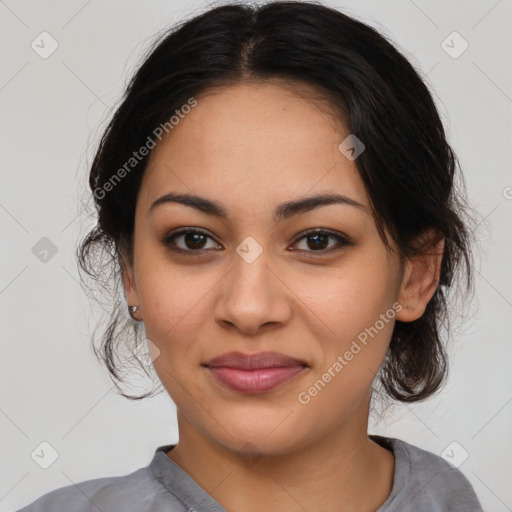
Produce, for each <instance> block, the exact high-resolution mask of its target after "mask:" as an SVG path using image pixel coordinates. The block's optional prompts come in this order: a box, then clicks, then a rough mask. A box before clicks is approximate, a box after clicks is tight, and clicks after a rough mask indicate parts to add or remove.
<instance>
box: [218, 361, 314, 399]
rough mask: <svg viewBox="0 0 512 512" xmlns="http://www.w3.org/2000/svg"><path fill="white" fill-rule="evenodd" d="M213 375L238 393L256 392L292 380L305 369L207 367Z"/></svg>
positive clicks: (299, 367)
mask: <svg viewBox="0 0 512 512" xmlns="http://www.w3.org/2000/svg"><path fill="white" fill-rule="evenodd" d="M208 369H209V370H210V372H211V374H212V375H213V377H214V378H215V379H216V380H217V381H218V382H220V383H221V384H223V385H224V386H225V387H227V388H229V389H231V390H233V391H238V392H240V393H247V394H257V393H264V392H265V391H270V390H272V389H275V388H277V387H278V386H280V385H281V384H284V383H285V382H288V381H290V380H292V379H293V378H294V377H295V376H296V375H297V374H299V373H300V372H302V371H303V370H305V367H304V366H280V367H277V368H260V369H256V370H241V369H239V368H228V367H224V366H221V367H217V368H208Z"/></svg>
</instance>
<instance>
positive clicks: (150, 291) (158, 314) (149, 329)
mask: <svg viewBox="0 0 512 512" xmlns="http://www.w3.org/2000/svg"><path fill="white" fill-rule="evenodd" d="M137 263H138V264H139V268H141V269H144V270H143V271H142V272H141V274H140V276H138V279H137V288H138V292H139V299H140V303H141V306H142V311H143V314H144V325H145V328H146V334H147V337H148V338H149V339H154V340H155V342H156V343H157V345H158V346H159V348H160V349H161V350H162V351H171V350H172V351H173V352H178V351H179V350H181V348H183V347H189V346H190V344H191V341H192V339H193V337H194V334H195V333H196V332H197V331H198V330H199V328H200V326H201V325H202V324H203V323H204V321H205V316H206V315H207V314H208V300H209V294H210V293H211V292H212V291H213V290H214V288H215V285H216V283H217V281H218V277H217V275H216V273H215V272H212V271H211V270H208V269H207V268H206V267H207V265H206V266H201V265H198V266H195V267H193V268H192V267H184V266H180V265H176V264H173V263H172V262H170V261H169V259H168V258H165V257H162V256H157V255H156V254H155V253H153V254H151V253H150V252H149V251H148V253H146V254H141V256H140V258H139V261H138V262H137ZM171 341H172V343H170V342H171Z"/></svg>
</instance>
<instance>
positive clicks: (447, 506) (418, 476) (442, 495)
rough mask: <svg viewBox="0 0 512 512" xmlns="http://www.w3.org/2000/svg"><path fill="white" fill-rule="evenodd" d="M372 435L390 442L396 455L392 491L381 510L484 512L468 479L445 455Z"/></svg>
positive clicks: (400, 441) (389, 511)
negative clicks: (447, 460) (446, 459)
mask: <svg viewBox="0 0 512 512" xmlns="http://www.w3.org/2000/svg"><path fill="white" fill-rule="evenodd" d="M372 438H374V440H375V441H376V442H379V444H382V443H384V444H388V445H389V446H390V447H391V448H392V450H393V453H394V456H395V476H394V481H393V490H392V492H391V495H390V497H389V499H388V500H387V501H386V503H385V504H384V506H383V507H382V508H381V509H379V512H380V511H382V512H384V511H385V512H394V511H395V510H397V511H398V510H401V511H402V512H408V511H417V510H427V509H428V510H430V511H432V512H438V511H439V512H441V511H445V510H450V511H453V512H459V511H460V512H483V511H482V507H481V505H480V502H479V501H478V498H477V496H476V494H475V491H474V490H473V487H472V485H471V483H470V482H469V480H468V479H467V478H466V476H465V475H464V474H463V473H462V471H460V470H459V469H458V468H456V467H455V466H452V465H451V464H449V463H448V462H446V461H445V460H444V459H443V458H442V457H440V456H439V455H436V454H434V453H432V452H429V451H427V450H423V449H422V448H419V447H417V446H414V445H412V444H409V443H407V442H405V441H402V440H401V439H395V438H388V437H386V438H384V437H380V436H372ZM379 439H380V440H379Z"/></svg>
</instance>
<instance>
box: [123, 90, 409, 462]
mask: <svg viewBox="0 0 512 512" xmlns="http://www.w3.org/2000/svg"><path fill="white" fill-rule="evenodd" d="M196 99H197V102H198V103H197V106H195V107H194V108H192V109H191V111H190V113H188V114H187V115H185V116H184V117H183V118H182V119H180V121H179V123H178V124H177V125H176V126H175V127H174V129H173V130H172V132H171V133H170V136H169V137H167V138H166V139H163V141H162V142H161V143H160V144H159V145H158V146H157V147H156V148H155V149H154V150H153V153H152V155H151V159H150V162H149V165H148V168H147V170H146V172H145V175H144V178H143V182H142V185H141V189H140V192H139V196H138V202H137V207H136V219H135V237H134V252H133V267H130V269H129V271H128V272H127V273H126V274H125V276H124V283H125V291H126V295H127V299H128V303H129V304H140V307H141V309H140V311H141V315H142V317H143V319H144V324H145V329H146V335H147V338H148V339H149V340H151V341H152V342H153V343H154V344H155V345H156V346H157V347H158V349H159V350H160V354H159V356H158V357H157V358H156V359H155V361H154V366H155V370H156V372H157V374H158V376H159V378H160V379H161V381H162V383H163V385H164V387H165V388H166V390H167V391H168V393H169V395H170V396H171V397H172V399H173V400H174V402H175V403H176V406H177V408H178V411H179V414H180V417H181V418H182V425H180V427H181V428H188V429H193V430H194V431H195V432H196V433H199V434H202V435H203V436H206V437H207V438H209V439H210V440H214V441H215V442H217V443H220V444H221V445H223V446H224V447H227V448H229V449H233V450H240V449H242V447H243V446H244V445H245V446H252V445H254V447H256V448H255V449H257V450H258V451H259V452H261V453H268V454H278V453H283V452H289V451H290V450H295V449H299V448H304V447H306V446H308V445H310V444H312V443H314V442H315V441H318V440H319V439H325V438H326V436H330V435H335V433H336V432H340V433H341V432H348V431H350V429H353V430H354V431H356V430H357V431H359V432H360V431H361V429H362V428H364V427H365V426H366V420H367V415H368V404H369V398H370V392H371V386H372V381H373V380H374V377H375V375H376V373H377V371H378V369H379V367H380V366H381V363H382V361H383V358H384V356H385V354H386V351H387V348H388V344H389V341H390V337H391V334H392V331H393V326H394V322H395V319H396V315H395V312H396V311H398V310H399V309H400V306H398V309H397V305H396V303H397V301H398V300H399V299H400V290H401V281H402V279H401V277H402V272H401V268H400V265H399V262H398V258H397V256H396V255H395V254H390V253H388V252H387V251H386V250H385V247H384V245H383V242H382V240H381V239H380V237H379V235H378V232H377V229H376V226H375V222H374V220H373V218H372V215H371V213H370V209H369V204H368V199H367V196H366V192H365V188H364V185H363V183H362V181H361V179H360V178H359V176H358V173H357V171H356V166H355V162H354V161H351V160H350V159H348V158H347V157H346V156H345V155H344V154H343V153H342V152H341V151H340V149H339V148H338V146H339V145H340V143H341V142H342V141H343V140H344V139H345V138H346V137H347V136H348V135H349V133H348V132H347V131H345V129H344V128H343V127H342V126H341V125H336V123H335V122H334V120H333V118H332V117H331V116H329V115H328V114H327V113H326V112H325V109H324V110H322V109H321V108H318V105H317V104H313V103H312V102H311V101H307V100H305V99H303V98H301V97H300V96H299V95H296V94H293V93H292V92H290V91H289V90H288V89H286V88H284V87H282V86H280V85H279V84H278V83H273V84H271V83H268V82H267V83H265V84H251V85H237V86H231V87H225V88H219V89H215V90H209V91H208V94H205V95H202V96H200V97H198V98H196ZM364 142H365V141H363V143H364ZM168 194H187V195H188V196H190V197H193V198H197V199H196V206H193V205H192V203H190V204H188V205H185V204H182V203H180V202H179V201H173V200H171V199H172V198H171V196H168V197H167V199H162V198H163V197H164V196H166V195H168ZM326 194H330V195H339V196H343V197H345V198H346V199H347V200H346V201H341V202H335V203H331V204H321V203H322V202H321V201H319V202H318V203H317V204H315V202H312V203H310V204H309V206H308V203H305V204H303V203H302V202H303V201H305V200H307V199H308V198H313V197H316V196H325V195H326ZM199 198H200V199H199ZM206 201H208V202H211V203H215V205H216V206H217V209H218V210H221V211H222V212H223V215H220V214H219V211H216V210H214V209H213V208H211V207H207V206H204V205H205V203H206ZM287 203H291V204H292V206H288V207H285V206H283V205H286V204H287ZM295 203H296V204H297V205H298V206H296V207H294V206H293V204H295ZM201 205H202V206H201ZM301 205H302V206H301ZM184 228H188V229H189V230H190V231H192V233H191V234H188V235H184V234H181V235H177V236H176V237H174V238H171V236H172V235H173V234H175V232H176V231H177V230H182V229H184ZM318 228H321V230H323V231H328V232H329V233H327V234H325V233H324V234H320V235H318V234H316V235H315V234H309V235H306V234H305V232H306V231H307V230H311V229H318ZM197 231H199V233H198V232H197ZM338 237H341V238H338ZM394 304H395V307H394V306H393V305H394ZM363 333H366V337H365V335H364V334H363ZM363 340H365V343H364V342H363ZM357 347H359V348H357ZM233 352H238V353H241V354H242V355H243V354H250V355H254V354H259V353H262V352H273V353H278V354H281V355H284V356H287V357H289V358H292V359H293V360H294V361H295V362H294V361H291V362H290V361H285V362H283V361H281V362H279V360H278V359H276V358H272V357H270V358H264V360H265V361H266V363H265V361H264V362H262V361H259V360H253V362H252V368H253V369H252V370H249V369H243V368H242V369H241V368H240V364H241V363H240V360H238V359H236V358H235V359H233V358H229V361H228V362H226V361H224V363H222V362H221V363H220V367H216V368H214V366H215V365H214V364H213V363H210V365H208V363H209V362H211V361H212V360H213V359H214V358H217V357H218V356H221V355H224V354H227V353H233ZM239 355H240V354H239ZM336 363H338V364H336ZM265 364H267V365H270V366H272V365H273V366H274V368H273V369H269V368H266V369H262V367H263V366H265ZM287 365H289V366H287ZM276 366H277V367H276ZM279 366H280V367H279ZM235 367H236V368H235ZM315 390H316V391H315Z"/></svg>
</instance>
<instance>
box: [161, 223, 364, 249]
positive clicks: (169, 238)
mask: <svg viewBox="0 0 512 512" xmlns="http://www.w3.org/2000/svg"><path fill="white" fill-rule="evenodd" d="M187 234H200V235H204V236H207V237H208V238H211V239H212V240H213V237H211V236H210V234H209V233H208V232H207V231H205V230H203V229H201V228H183V229H179V230H178V231H175V232H173V233H169V234H168V235H166V236H165V237H164V238H163V239H162V240H161V242H162V243H163V244H164V245H165V246H167V247H168V248H169V249H170V250H172V251H174V252H178V253H181V254H187V255H194V256H201V255H202V254H204V252H205V251H208V250H209V249H198V250H194V249H181V248H179V247H176V246H175V245H173V243H174V240H175V239H176V238H179V237H180V236H183V235H187ZM313 235H327V236H329V237H331V238H334V239H336V240H337V242H338V244H339V245H338V246H337V247H336V246H332V247H329V248H327V249H319V250H318V251H314V250H304V249H297V251H299V252H306V253H313V254H315V253H318V254H319V255H320V256H321V255H322V254H326V253H329V254H330V253H331V252H333V251H336V250H339V249H341V248H342V247H344V246H345V247H346V246H351V245H354V244H353V243H352V242H350V241H349V240H348V239H347V238H346V237H344V236H342V235H340V234H338V233H335V232H333V231H330V230H327V229H323V228H314V229H309V230H307V231H304V232H303V233H301V234H300V236H299V237H298V238H297V239H296V240H295V242H294V243H293V245H296V244H297V243H298V242H299V241H301V240H302V239H305V238H308V237H310V236H313Z"/></svg>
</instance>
